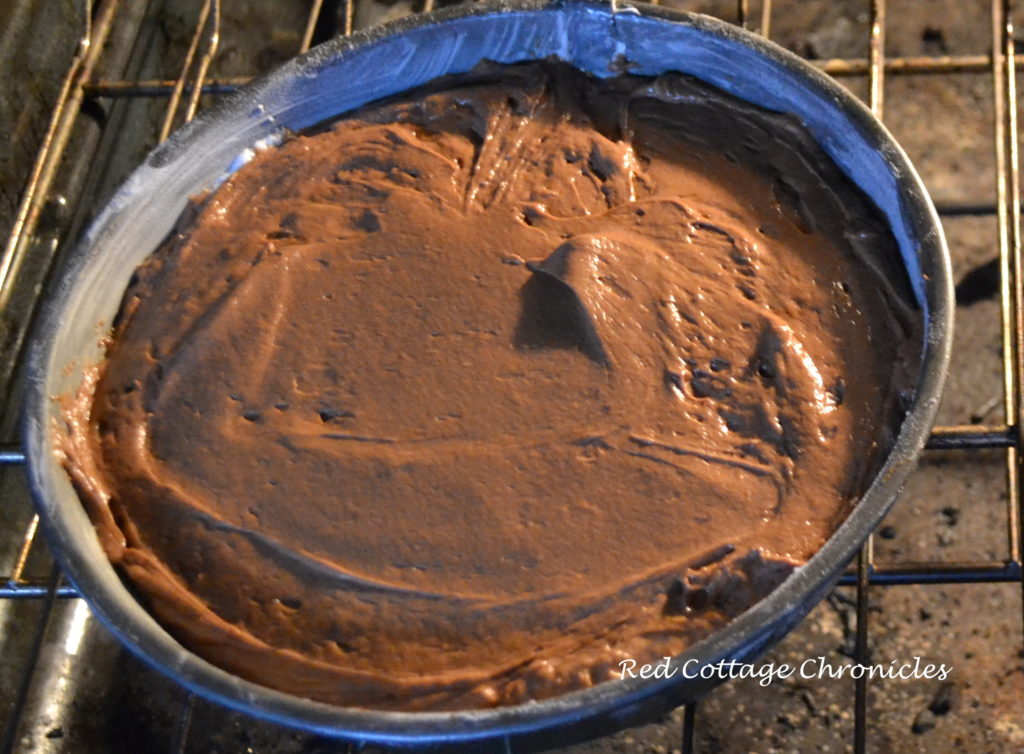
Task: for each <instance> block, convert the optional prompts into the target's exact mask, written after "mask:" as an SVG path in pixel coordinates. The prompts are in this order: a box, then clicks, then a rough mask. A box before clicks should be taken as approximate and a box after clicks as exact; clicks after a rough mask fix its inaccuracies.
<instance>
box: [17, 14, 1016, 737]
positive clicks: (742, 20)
mask: <svg viewBox="0 0 1024 754" xmlns="http://www.w3.org/2000/svg"><path fill="white" fill-rule="evenodd" d="M468 1H469V2H472V0H468ZM81 2H82V13H83V21H84V24H83V25H84V32H83V34H82V36H81V38H80V39H79V40H78V46H77V49H76V51H75V54H74V57H73V58H72V61H71V64H70V66H69V68H68V69H67V71H66V73H65V75H64V78H63V80H62V83H61V87H60V90H59V94H58V96H57V99H56V102H55V104H54V106H53V108H52V111H51V113H50V117H49V123H48V127H47V129H46V132H45V134H44V136H43V138H42V142H41V146H40V148H39V150H38V152H37V154H36V158H35V161H34V164H33V166H32V169H31V172H30V175H29V178H28V181H27V183H26V185H25V189H24V191H23V193H22V195H21V201H20V204H19V206H18V210H17V214H16V216H15V220H14V223H13V226H12V229H11V232H10V235H9V237H8V238H7V240H6V245H5V247H4V249H3V252H2V255H0V312H2V311H3V309H4V307H5V306H7V305H8V303H9V301H10V298H11V293H12V290H13V287H14V286H15V285H16V284H17V277H18V275H17V272H18V269H19V267H20V265H21V263H22V262H23V261H24V257H25V256H26V249H27V247H28V245H29V243H30V242H31V240H32V237H33V234H34V233H35V232H36V229H37V227H38V226H39V224H40V219H41V217H42V215H43V213H44V211H45V206H46V203H47V200H48V198H49V196H50V194H51V191H52V189H53V186H54V185H55V181H56V179H57V176H58V174H59V171H60V169H61V162H62V158H63V157H64V156H65V153H66V151H67V149H68V146H69V142H70V140H71V135H72V132H73V130H74V128H75V125H76V120H77V119H79V118H81V117H84V114H85V113H86V111H88V110H89V109H90V107H93V108H95V107H101V106H100V105H98V103H97V100H98V99H99V98H162V99H166V107H165V110H164V118H163V122H162V125H161V128H160V130H159V139H158V140H159V141H162V140H163V139H165V138H166V137H167V135H168V134H169V133H170V132H171V130H173V128H175V127H177V126H179V125H181V124H182V123H184V122H186V121H188V120H190V119H191V118H192V117H193V115H194V114H195V112H196V110H197V108H198V106H199V103H200V98H201V97H202V96H204V95H219V94H225V93H229V92H232V91H234V90H235V89H237V88H238V87H239V86H242V85H243V84H245V83H246V82H247V81H248V80H249V79H247V78H239V77H232V78H211V77H210V76H209V75H208V74H209V70H210V66H211V63H212V62H213V60H214V58H215V56H216V54H217V48H218V44H219V41H220V24H221V15H222V8H221V2H222V0H203V3H202V5H201V7H200V10H199V12H198V14H197V16H196V19H195V24H194V28H193V32H192V35H191V41H190V44H189V46H188V49H187V51H186V53H185V55H184V57H183V59H182V62H181V66H180V73H179V75H178V76H177V78H175V79H173V80H108V79H103V78H99V77H97V76H96V74H95V72H96V70H97V68H98V64H99V62H100V59H101V56H102V55H103V51H104V43H105V41H106V40H107V38H108V35H109V34H110V31H111V28H112V26H113V24H114V23H115V21H116V19H117V16H118V13H119V10H120V9H121V2H122V0H81ZM357 2H359V0H310V2H309V11H308V15H307V17H306V19H305V24H304V27H303V28H304V31H303V33H302V35H301V42H300V45H299V48H298V49H297V50H295V52H296V53H301V52H305V51H306V50H308V49H309V48H310V47H311V46H312V44H314V43H315V42H317V41H322V40H323V39H324V38H325V35H326V36H330V35H333V34H346V35H347V34H351V33H352V31H353V26H354V19H355V16H356V14H355V11H356V3H357ZM611 2H612V3H613V5H614V3H615V0H611ZM659 2H660V0H654V2H653V4H655V5H657V4H659ZM434 4H435V0H420V2H419V7H418V9H417V10H416V11H415V12H429V11H431V10H433V8H434ZM867 4H868V5H869V9H868V10H869V24H868V34H869V38H868V51H869V54H868V56H867V57H859V58H831V59H825V60H815V61H811V62H813V63H814V64H815V65H817V66H818V67H819V68H821V69H822V70H823V71H824V72H825V73H828V74H830V75H832V76H835V77H852V76H867V77H868V84H869V87H868V92H869V93H868V105H869V107H870V108H871V110H872V112H873V113H874V114H875V115H876V116H878V117H879V118H880V119H881V118H883V116H884V84H885V77H886V76H887V75H892V76H924V75H943V74H946V75H948V74H956V73H988V74H990V75H991V77H992V83H993V103H992V104H993V109H994V119H993V120H994V122H993V132H992V137H993V147H994V153H995V166H996V171H995V176H996V186H995V189H996V190H995V195H996V201H995V203H994V204H992V203H986V202H977V203H971V202H961V203H946V204H940V205H938V206H937V210H938V212H939V215H940V216H944V217H952V216H965V215H967V216H978V215H989V216H990V215H995V216H996V219H997V229H998V252H999V254H998V264H999V277H1000V284H999V297H1000V328H1001V337H1002V357H1001V362H1002V363H1001V366H1002V393H1003V394H1002V396H1001V403H1002V407H1003V415H1004V416H1005V417H1006V421H1005V422H1003V423H989V424H977V425H975V424H971V425H954V426H937V427H935V428H934V429H933V432H932V435H931V437H930V438H929V440H928V443H927V446H926V447H927V449H930V450H943V451H958V452H964V453H970V452H972V451H977V450H981V449H1002V450H1004V451H1005V481H1006V496H1005V497H1006V532H1005V533H1006V541H1007V545H1008V548H1007V552H1008V553H1009V557H1008V558H1006V559H1003V560H976V561H968V560H963V561H942V562H928V561H924V562H922V561H907V562H893V563H885V564H879V563H876V562H875V560H874V557H873V544H872V540H873V537H869V538H868V540H867V542H866V543H865V545H864V547H863V548H862V549H861V551H860V553H859V555H858V557H857V558H856V559H855V562H854V563H853V564H852V565H851V567H850V569H849V570H848V571H847V572H846V573H844V574H843V576H842V577H841V579H840V582H839V583H840V585H844V586H850V587H853V588H854V589H855V592H856V596H855V605H856V609H855V613H856V629H855V645H854V660H855V661H857V662H863V663H867V662H868V639H869V632H870V625H869V611H868V594H869V591H870V589H871V588H875V587H887V586H893V585H908V584H919V585H937V584H994V583H1007V582H1009V583H1017V584H1021V586H1022V592H1024V568H1022V562H1024V551H1022V539H1024V528H1022V527H1024V252H1022V241H1021V227H1020V220H1021V193H1020V154H1019V152H1020V142H1019V133H1018V124H1017V112H1018V96H1017V90H1016V70H1017V66H1018V65H1019V64H1022V63H1024V54H1017V53H1016V51H1015V46H1014V26H1013V21H1012V10H1013V7H1012V6H1013V3H1012V0H991V4H990V14H991V32H992V53H991V54H988V55H979V54H974V55H940V56H901V57H887V56H886V55H885V29H886V17H887V8H886V0H867ZM772 11H773V8H772V0H762V1H761V3H760V9H759V13H752V12H751V7H750V1H749V0H736V3H735V13H734V14H733V15H732V17H728V18H725V19H724V20H726V21H730V22H733V23H736V24H738V25H740V26H743V27H746V28H750V29H753V30H755V31H757V32H758V33H760V34H762V35H764V36H765V37H769V38H770V31H771V22H772ZM755 16H756V17H755ZM23 350H24V342H23V341H22V342H21V343H19V344H18V346H16V348H15V352H16V356H15V368H16V367H17V363H18V362H19V361H20V356H21V351H23ZM24 463H25V456H24V453H23V452H22V450H21V448H20V447H19V446H17V445H16V444H0V466H23V465H24ZM37 529H38V516H32V518H31V519H30V520H29V522H28V524H27V526H26V527H25V529H24V531H23V532H22V534H21V536H20V545H19V546H18V548H17V555H16V557H15V559H14V565H13V567H12V568H11V570H10V572H9V573H8V574H6V575H0V599H30V600H39V601H41V602H42V610H41V612H40V617H39V619H38V623H37V624H36V625H35V626H34V627H33V628H32V629H31V630H32V631H33V640H32V642H31V645H30V649H29V652H28V656H27V657H26V658H25V661H24V664H23V666H22V675H21V679H20V684H19V688H18V692H17V696H16V698H15V703H14V709H13V714H12V715H11V717H10V719H8V720H7V722H6V727H5V731H4V737H3V739H2V743H0V752H4V753H6V752H9V751H12V750H13V748H14V745H15V743H16V741H15V737H16V735H17V731H18V729H19V725H20V721H21V720H20V719H21V716H22V714H23V713H24V707H25V701H26V698H27V696H28V692H29V689H30V688H31V684H32V679H33V674H34V671H35V669H36V665H37V662H38V660H39V656H40V653H41V650H42V647H43V643H44V634H45V633H46V628H47V625H48V622H49V617H50V614H51V612H52V609H53V606H54V604H55V603H56V601H57V600H59V599H80V597H79V595H78V593H77V591H76V590H75V589H74V587H73V586H71V585H70V584H69V583H67V582H66V581H65V580H64V578H63V577H62V575H61V573H60V570H59V568H58V567H57V566H54V567H53V569H52V572H51V575H50V577H49V578H47V579H32V578H27V577H26V576H25V571H26V565H27V563H28V561H29V556H30V553H31V552H32V550H33V546H34V545H35V544H36V541H37ZM1021 619H1022V621H1024V611H1022V615H1021ZM867 692H868V677H867V675H862V676H860V677H859V678H857V679H856V684H855V691H854V700H853V713H854V714H853V722H854V726H853V727H854V731H853V734H854V735H853V742H852V743H853V750H854V752H856V753H857V754H861V753H862V752H864V751H866V747H867V731H868V725H869V721H868V704H867ZM193 703H194V697H193V695H192V694H191V693H189V694H187V695H186V697H185V701H184V703H183V704H182V708H181V711H180V715H179V717H178V725H177V731H176V740H175V741H174V742H172V745H171V748H170V750H171V751H174V752H182V751H184V750H185V746H186V743H187V741H188V736H189V728H190V721H191V716H192V708H193ZM698 706H699V704H697V703H694V704H690V705H687V706H686V707H685V710H684V715H683V724H682V730H681V731H680V742H681V748H682V751H683V752H684V754H686V753H689V752H695V751H696V748H695V746H696V745H695V730H696V726H697V716H698V715H697V710H698ZM507 748H508V750H509V751H511V750H512V748H513V747H512V745H511V743H510V744H509V745H508V747H507Z"/></svg>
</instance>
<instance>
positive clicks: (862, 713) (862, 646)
mask: <svg viewBox="0 0 1024 754" xmlns="http://www.w3.org/2000/svg"><path fill="white" fill-rule="evenodd" d="M885 11H886V7H885V0H871V27H870V28H871V31H870V39H869V48H868V49H869V53H870V58H869V66H868V69H869V87H868V105H869V106H870V107H871V112H872V113H874V114H875V117H877V118H878V119H879V120H882V118H883V114H884V110H885ZM873 536H874V535H872V534H869V535H868V538H867V541H866V542H865V543H864V547H862V548H861V551H860V553H859V554H858V556H857V582H856V583H857V598H856V609H857V627H856V634H855V636H854V659H855V660H856V661H857V662H858V663H860V664H861V665H867V664H868V663H869V662H870V657H869V656H868V630H869V626H868V599H869V589H870V586H871V580H870V574H871V571H872V569H873V567H874V564H873V560H874V541H873ZM867 710H868V678H867V676H866V675H864V674H862V675H859V676H858V677H857V679H856V681H855V682H854V696H853V750H854V752H855V754H863V753H864V752H865V751H866V750H867V729H868V726H867Z"/></svg>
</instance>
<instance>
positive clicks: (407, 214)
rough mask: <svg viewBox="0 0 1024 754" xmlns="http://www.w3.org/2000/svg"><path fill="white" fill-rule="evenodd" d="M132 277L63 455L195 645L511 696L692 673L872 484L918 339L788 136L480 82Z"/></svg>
mask: <svg viewBox="0 0 1024 754" xmlns="http://www.w3.org/2000/svg"><path fill="white" fill-rule="evenodd" d="M187 214H188V216H187V217H185V218H183V220H182V222H181V223H179V227H178V229H177V230H176V232H175V233H174V234H173V235H172V236H171V237H170V238H169V239H168V240H167V242H166V243H165V244H164V245H163V246H162V247H161V248H160V249H159V250H158V251H157V252H156V253H154V254H153V255H152V256H151V257H150V258H149V259H148V260H147V261H146V262H145V263H144V264H143V265H142V266H141V267H140V268H139V269H138V271H137V273H136V275H135V278H134V279H133V281H132V283H131V285H130V287H129V289H128V291H127V293H126V294H125V298H124V302H123V305H122V309H121V312H120V314H119V316H118V321H117V322H116V323H115V327H114V329H113V333H112V335H111V338H110V341H109V345H108V349H107V359H106V361H105V362H104V363H102V364H100V365H99V366H98V367H97V368H95V369H93V370H92V371H91V372H90V374H89V377H88V379H87V380H86V383H85V385H84V386H83V388H82V390H81V392H80V393H79V395H78V396H77V397H76V398H75V399H74V400H73V401H70V402H69V405H68V408H67V410H66V412H65V418H66V422H67V426H68V432H67V433H66V438H65V440H64V441H63V445H62V447H61V448H60V452H61V453H62V454H64V458H65V464H66V466H67V468H68V470H69V471H70V473H71V474H72V476H73V478H74V480H75V482H76V485H77V486H78V488H79V490H80V492H81V494H82V497H83V500H84V502H85V503H86V504H87V505H88V506H89V509H90V512H91V515H92V517H93V520H94V521H95V523H96V525H97V528H98V530H99V533H100V536H101V538H102V542H103V544H104V547H105V548H106V551H107V553H108V555H109V557H110V559H111V560H112V561H113V562H114V563H115V564H116V565H117V566H119V567H120V569H121V570H122V572H123V573H124V574H125V575H126V577H127V578H128V580H129V582H130V583H131V584H132V586H133V587H134V588H135V589H136V590H137V592H138V594H139V596H140V598H142V599H143V600H144V602H145V604H146V605H148V607H149V608H150V609H151V610H152V612H153V613H154V614H155V615H156V617H157V618H158V619H159V620H160V621H161V622H162V623H163V624H164V625H165V626H166V627H167V628H168V629H169V630H170V631H171V632H172V633H173V634H174V635H175V636H176V637H177V638H178V639H179V640H180V641H181V642H182V643H183V644H184V645H186V646H187V647H189V648H190V649H192V650H193V651H195V652H196V653H198V654H199V655H201V656H203V657H205V658H206V659H208V660H210V661H211V662H214V663H216V664H217V665H219V666H221V667H223V668H226V669H227V670H229V671H231V672H234V673H236V674H238V675H241V676H244V677H245V678H249V679H251V680H253V681H257V682H259V683H262V684H266V685H268V686H272V687H274V688H277V689H281V690H285V691H289V692H291V693H294V694H298V695H302V696H307V697H310V698H313V699H318V700H321V701H325V702H331V703H336V704H342V705H353V706H361V707H372V708H388V709H407V710H420V709H452V708H469V707H482V706H490V705H501V704H514V703H517V702H522V701H524V700H527V699H533V698H542V697H547V696H551V695H555V694H559V693H562V692H565V691H567V690H571V689H577V688H582V687H587V686H590V685H592V684H596V683H600V682H602V681H606V680H609V679H612V678H617V677H618V671H619V668H618V663H619V661H620V660H621V659H623V658H627V657H629V658H635V659H638V660H640V661H641V662H643V661H646V660H652V659H656V658H660V657H662V656H663V655H672V654H676V653H678V652H680V651H681V650H682V649H684V648H685V647H686V646H688V645H689V644H691V643H693V642H694V641H696V640H698V639H700V638H701V637H703V636H706V635H707V634H708V633H710V632H711V631H713V630H714V629H715V628H717V627H719V626H722V625H723V624H725V623H727V622H728V621H729V620H730V619H731V618H732V617H734V616H736V615H737V614H739V613H740V612H742V611H743V610H745V609H746V608H747V607H749V606H750V605H751V604H753V603H754V602H756V601H757V600H759V599H760V598H761V597H763V596H765V595H766V594H767V593H768V592H770V591H771V590H772V589H773V588H774V587H775V586H777V585H778V584H779V583H780V582H781V581H782V580H783V579H785V577H786V576H787V575H788V574H789V573H790V572H791V571H792V569H793V568H794V567H796V566H798V565H800V564H801V563H802V562H804V561H805V560H806V559H807V558H808V557H809V556H811V555H812V554H813V553H814V552H815V551H816V550H817V549H818V548H819V547H820V546H821V545H822V543H823V542H824V541H825V540H826V538H827V537H828V536H829V535H830V534H831V532H832V531H833V530H834V528H835V527H836V526H837V524H838V523H839V522H840V521H841V520H842V518H843V516H844V514H845V513H846V512H847V511H848V509H849V506H850V505H851V503H852V501H853V500H854V499H855V498H856V497H857V495H858V494H860V493H861V492H862V491H863V488H864V486H865V484H866V483H867V482H868V481H869V480H870V476H871V474H872V473H873V472H874V471H875V469H877V466H878V464H879V463H880V461H881V459H882V457H883V455H884V451H885V450H886V449H887V447H888V446H889V444H890V442H891V434H892V432H893V431H894V430H895V429H896V428H898V424H899V418H900V413H899V407H898V405H897V404H898V392H899V390H900V389H901V388H902V387H903V386H904V385H906V384H909V379H908V376H907V375H908V373H909V368H908V367H906V366H905V365H906V364H909V363H912V362H913V354H914V347H913V344H914V343H915V341H916V342H919V338H918V335H917V331H916V329H915V327H916V326H915V325H914V324H913V322H914V317H913V316H911V315H912V313H911V312H909V311H905V310H903V309H902V308H901V307H900V305H899V304H898V303H897V302H898V301H899V300H901V298H902V289H901V286H902V285H904V283H902V282H897V283H893V282H891V281H893V280H901V278H900V277H899V275H898V274H893V273H892V271H891V270H883V269H878V268H877V264H871V263H869V261H868V260H877V259H880V258H885V256H886V255H887V254H888V255H889V256H890V257H891V258H893V259H896V258H897V254H896V251H895V246H894V242H893V241H892V239H891V237H890V236H889V234H888V231H887V230H886V228H885V225H884V224H883V223H882V222H881V221H880V220H879V219H878V218H877V214H876V212H875V211H874V209H873V208H872V207H870V206H869V205H868V203H867V202H866V201H865V200H864V199H863V198H862V197H861V195H860V194H859V193H858V192H857V191H856V190H855V189H854V188H853V187H852V186H851V185H850V184H849V182H848V181H847V179H846V178H845V177H843V176H842V175H841V173H840V172H839V171H838V170H837V169H836V167H835V166H834V165H833V164H832V163H831V162H830V161H829V160H828V159H827V158H825V157H824V156H823V154H822V152H821V151H820V150H819V149H818V148H817V147H816V146H815V145H814V143H813V142H812V140H811V139H810V137H809V136H808V135H807V134H806V133H805V132H804V130H803V129H802V128H801V127H800V126H799V124H798V123H797V122H796V121H795V120H794V119H793V118H791V117H789V116H785V115H780V114H772V113H768V112H765V111H762V110H759V109H757V108H754V107H752V106H750V105H747V104H745V103H742V102H740V101H738V100H735V99H733V98H731V97H730V96H728V95H725V94H724V93H722V92H720V91H718V90H715V89H712V88H710V87H708V86H706V85H704V84H701V83H698V82H696V81H693V80H690V79H688V78H685V77H682V76H675V75H670V76H665V77H662V78H658V79H655V80H651V79H640V78H635V77H628V76H621V77H617V78H614V79H611V80H607V81H600V80H596V79H592V78H590V77H587V76H585V75H583V74H581V73H579V72H576V71H574V70H572V69H570V68H568V67H566V66H564V65H561V64H549V63H544V64H531V65H525V66H517V67H496V66H495V67H490V68H488V69H485V70H479V71H477V72H475V73H474V74H471V75H470V76H467V77H462V78H457V79H448V80H444V81H441V82H438V83H435V84H434V85H433V86H430V87H428V88H427V89H425V90H421V91H419V92H416V93H413V94H409V95H405V96H403V97H401V98H398V99H395V100H393V101H391V102H388V103H384V104H380V105H377V106H372V107H368V108H366V109H363V110H362V111H360V112H358V113H356V114H354V115H352V116H351V117H347V118H345V119H344V120H341V121H338V122H337V123H334V124H332V125H330V126H328V127H324V128H321V129H319V130H318V132H316V133H308V134H304V135H296V136H294V137H292V138H290V139H288V140H287V141H286V143H285V144H283V145H282V146H281V147H279V148H275V149H272V150H267V151H264V152H262V153H260V154H258V155H257V156H256V158H255V159H254V160H253V161H252V162H251V163H250V164H248V165H246V166H245V167H243V168H242V169H241V170H239V171H238V172H237V173H236V174H234V175H233V176H231V177H230V178H229V179H228V180H227V181H226V182H225V183H224V184H223V185H222V186H221V187H220V188H219V189H217V191H216V192H215V193H213V194H212V195H209V196H207V197H204V198H202V199H200V200H197V201H196V202H195V203H194V206H193V207H192V208H191V210H190V212H189V213H187Z"/></svg>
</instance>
